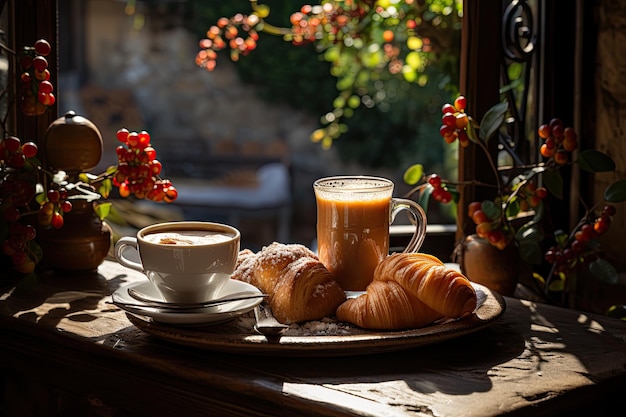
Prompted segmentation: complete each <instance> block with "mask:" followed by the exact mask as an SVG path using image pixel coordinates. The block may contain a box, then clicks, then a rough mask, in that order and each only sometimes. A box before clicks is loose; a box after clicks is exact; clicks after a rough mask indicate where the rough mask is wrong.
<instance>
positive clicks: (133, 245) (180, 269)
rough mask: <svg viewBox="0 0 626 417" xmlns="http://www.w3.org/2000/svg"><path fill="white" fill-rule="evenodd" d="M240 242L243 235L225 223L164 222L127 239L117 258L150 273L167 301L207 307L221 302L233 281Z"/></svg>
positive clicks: (121, 242)
mask: <svg viewBox="0 0 626 417" xmlns="http://www.w3.org/2000/svg"><path fill="white" fill-rule="evenodd" d="M240 240H241V234H240V232H239V230H237V229H235V228H234V227H232V226H228V225H225V224H220V223H210V222H192V221H180V222H168V223H158V224H154V225H151V226H147V227H144V228H143V229H141V230H139V231H138V232H137V236H136V237H133V236H124V237H121V238H120V239H119V240H118V241H117V243H116V244H115V258H116V259H117V261H118V262H119V263H120V264H122V265H124V266H126V267H128V268H131V269H134V270H137V271H140V272H143V273H145V274H146V276H147V277H148V279H149V280H150V282H152V284H154V286H155V287H156V288H157V290H158V291H159V293H160V294H161V295H162V296H163V299H164V300H165V301H168V302H173V303H195V302H203V301H208V300H211V299H213V298H215V297H216V296H217V295H218V293H219V291H220V290H221V289H222V287H223V286H224V285H225V284H226V283H227V282H228V280H229V279H230V276H231V274H232V273H233V271H234V270H235V264H236V263H237V255H238V254H239V245H240ZM128 252H130V255H129V253H128ZM133 252H135V253H133ZM131 255H134V256H131Z"/></svg>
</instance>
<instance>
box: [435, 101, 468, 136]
mask: <svg viewBox="0 0 626 417" xmlns="http://www.w3.org/2000/svg"><path fill="white" fill-rule="evenodd" d="M466 102H467V100H466V99H465V97H463V96H458V97H457V98H456V99H455V100H454V104H450V103H446V104H444V105H443V106H442V107H441V112H442V113H443V115H442V116H441V121H442V123H443V124H442V125H441V128H439V133H440V134H441V136H443V139H444V140H445V141H446V143H453V142H454V141H455V140H457V139H458V140H459V143H460V144H461V146H463V147H466V146H468V145H469V137H468V135H467V127H468V125H469V117H468V116H467V114H465V105H466Z"/></svg>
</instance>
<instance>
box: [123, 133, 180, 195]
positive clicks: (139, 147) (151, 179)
mask: <svg viewBox="0 0 626 417" xmlns="http://www.w3.org/2000/svg"><path fill="white" fill-rule="evenodd" d="M117 139H118V140H119V141H120V142H122V143H123V145H119V146H118V147H117V149H116V150H115V151H116V153H117V160H118V167H117V173H116V174H115V177H114V178H113V184H114V185H115V186H117V187H118V188H119V192H120V196H121V197H124V198H125V197H128V196H129V195H131V194H132V195H134V196H135V197H137V198H141V199H143V198H146V199H148V200H152V201H165V202H167V203H171V202H172V201H174V200H176V198H177V197H178V192H177V191H176V188H175V187H174V186H173V185H172V182H171V181H170V180H168V179H161V178H160V177H159V174H160V173H161V169H162V165H161V162H159V160H157V159H156V150H155V149H154V148H153V147H152V146H151V144H150V134H149V133H148V132H146V131H141V132H139V133H137V132H130V131H129V130H128V129H126V128H122V129H120V130H118V131H117Z"/></svg>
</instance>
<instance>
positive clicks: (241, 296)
mask: <svg viewBox="0 0 626 417" xmlns="http://www.w3.org/2000/svg"><path fill="white" fill-rule="evenodd" d="M128 295H130V296H131V297H133V298H134V299H135V300H137V301H141V302H142V303H144V304H143V306H144V307H146V306H147V307H156V308H169V309H172V310H193V309H198V308H206V307H211V306H216V305H220V304H225V303H230V302H233V301H240V300H249V299H253V298H265V297H268V295H267V294H261V293H258V292H250V291H243V292H236V293H232V294H228V295H226V296H224V297H220V298H216V299H214V300H209V301H203V302H200V303H171V302H167V301H159V300H155V299H153V298H150V297H148V296H146V295H144V294H142V293H141V292H139V291H137V290H135V289H134V288H129V289H128Z"/></svg>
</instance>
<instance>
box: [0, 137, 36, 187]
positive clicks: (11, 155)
mask: <svg viewBox="0 0 626 417" xmlns="http://www.w3.org/2000/svg"><path fill="white" fill-rule="evenodd" d="M35 155H37V145H36V144H35V143H34V142H26V143H24V144H22V141H21V140H20V138H18V137H15V136H7V137H6V138H4V139H3V140H2V141H0V161H1V163H2V165H3V166H4V167H8V168H13V169H19V168H22V167H24V165H26V162H27V161H28V159H29V158H33V157H34V156H35ZM31 165H32V164H31ZM32 166H35V165H32ZM1 180H2V179H0V181H1Z"/></svg>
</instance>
